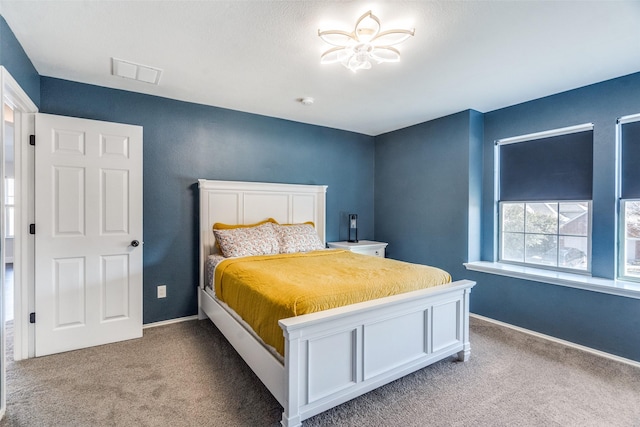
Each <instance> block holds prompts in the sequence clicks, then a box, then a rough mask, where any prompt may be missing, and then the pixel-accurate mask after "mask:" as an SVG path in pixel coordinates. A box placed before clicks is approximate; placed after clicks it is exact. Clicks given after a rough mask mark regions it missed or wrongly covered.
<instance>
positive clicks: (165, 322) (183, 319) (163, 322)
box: [142, 314, 198, 329]
mask: <svg viewBox="0 0 640 427" xmlns="http://www.w3.org/2000/svg"><path fill="white" fill-rule="evenodd" d="M189 320H198V315H197V314H194V315H193V316H187V317H178V318H177V319H169V320H161V321H160V322H153V323H147V324H144V325H142V329H148V328H155V327H156V326H165V325H171V324H172V323H180V322H188V321H189Z"/></svg>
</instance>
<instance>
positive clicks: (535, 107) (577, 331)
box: [467, 73, 640, 360]
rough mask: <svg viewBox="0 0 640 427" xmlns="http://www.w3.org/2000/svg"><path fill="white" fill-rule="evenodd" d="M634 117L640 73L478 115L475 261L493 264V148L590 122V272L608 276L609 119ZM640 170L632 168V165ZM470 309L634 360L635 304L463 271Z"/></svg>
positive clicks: (639, 315) (637, 335)
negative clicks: (479, 200) (479, 222)
mask: <svg viewBox="0 0 640 427" xmlns="http://www.w3.org/2000/svg"><path fill="white" fill-rule="evenodd" d="M636 113H640V73H637V74H632V75H629V76H624V77H621V78H617V79H614V80H609V81H605V82H602V83H598V84H594V85H590V86H586V87H583V88H579V89H576V90H572V91H568V92H564V93H560V94H557V95H553V96H549V97H546V98H542V99H538V100H534V101H531V102H527V103H523V104H519V105H515V106H512V107H508V108H504V109H501V110H496V111H492V112H490V113H486V114H485V115H484V131H485V133H484V160H483V161H484V173H483V174H484V176H483V189H484V191H483V215H482V218H483V227H482V229H483V234H482V241H483V245H482V259H483V260H487V261H494V246H493V244H494V239H493V236H494V233H495V230H494V222H493V200H494V194H493V170H494V164H493V146H494V141H495V140H497V139H501V138H506V137H511V136H517V135H524V134H528V133H531V132H538V131H544V130H549V129H556V128H561V127H565V126H571V125H577V124H582V123H593V124H594V144H593V150H594V153H593V163H594V164H593V168H594V171H593V175H594V182H593V226H592V273H593V275H594V276H596V277H604V278H608V279H613V278H615V276H616V271H615V265H616V245H617V231H616V218H617V217H616V203H617V200H616V193H615V168H616V164H615V143H616V119H617V118H619V117H621V116H625V115H630V114H636ZM639 167H640V166H639ZM467 276H468V277H470V278H472V279H474V280H477V281H478V283H479V286H477V287H476V288H474V295H473V298H472V310H473V311H474V312H476V313H479V314H483V315H485V316H487V317H491V318H494V319H498V320H502V321H505V322H508V323H512V324H514V325H518V326H522V327H524V328H528V329H532V330H535V331H538V332H541V333H545V334H548V335H552V336H556V337H559V338H562V339H565V340H568V341H572V342H576V343H579V344H582V345H586V346H589V347H593V348H596V349H599V350H603V351H606V352H610V353H614V354H618V355H620V356H623V357H627V358H630V359H634V360H640V332H639V331H640V300H638V299H630V298H623V297H618V296H613V295H607V294H600V293H594V292H590V291H584V290H579V289H572V288H563V287H559V286H555V285H549V284H542V283H534V282H530V281H525V280H517V279H509V278H505V277H499V276H494V275H488V274H482V273H473V272H469V273H468V274H467Z"/></svg>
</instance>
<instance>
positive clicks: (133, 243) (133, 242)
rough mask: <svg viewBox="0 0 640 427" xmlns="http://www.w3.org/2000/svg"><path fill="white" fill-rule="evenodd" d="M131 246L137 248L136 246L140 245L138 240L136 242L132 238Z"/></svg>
mask: <svg viewBox="0 0 640 427" xmlns="http://www.w3.org/2000/svg"><path fill="white" fill-rule="evenodd" d="M131 246H133V247H134V248H137V247H138V246H140V242H138V241H137V240H133V241H131Z"/></svg>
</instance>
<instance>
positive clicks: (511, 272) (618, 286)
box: [464, 261, 640, 299]
mask: <svg viewBox="0 0 640 427" xmlns="http://www.w3.org/2000/svg"><path fill="white" fill-rule="evenodd" d="M464 266H465V267H466V268H467V270H471V271H479V272H481V273H489V274H497V275H500V276H507V277H514V278H517V279H524V280H532V281H535V282H542V283H549V284H552V285H559V286H568V287H571V288H578V289H584V290H587V291H594V292H601V293H605V294H611V295H618V296H622V297H628V298H636V299H640V283H636V282H627V281H623V280H611V279H602V278H598V277H591V276H585V275H581V274H572V273H565V272H561V271H551V270H543V269H541V268H533V267H524V266H519V265H511V264H502V263H499V262H488V261H476V262H468V263H465V264H464Z"/></svg>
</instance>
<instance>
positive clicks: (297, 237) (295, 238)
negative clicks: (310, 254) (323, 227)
mask: <svg viewBox="0 0 640 427" xmlns="http://www.w3.org/2000/svg"><path fill="white" fill-rule="evenodd" d="M273 227H274V228H275V230H276V232H277V234H278V238H279V243H280V253H281V254H290V253H294V252H307V251H316V250H319V249H324V245H323V244H322V242H321V241H320V238H319V237H318V233H317V232H316V229H315V228H313V225H311V224H309V223H304V224H289V225H280V224H273Z"/></svg>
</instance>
